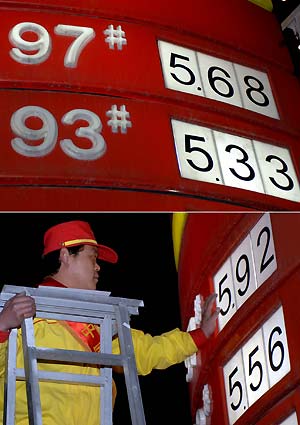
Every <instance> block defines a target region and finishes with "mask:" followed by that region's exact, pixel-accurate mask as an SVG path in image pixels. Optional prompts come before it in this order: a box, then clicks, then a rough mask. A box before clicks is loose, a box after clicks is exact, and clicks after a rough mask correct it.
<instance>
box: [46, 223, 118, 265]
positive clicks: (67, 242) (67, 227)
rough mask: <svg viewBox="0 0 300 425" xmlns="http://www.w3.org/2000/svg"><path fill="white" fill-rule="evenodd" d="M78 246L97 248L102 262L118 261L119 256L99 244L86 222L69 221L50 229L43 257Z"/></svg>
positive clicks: (47, 233)
mask: <svg viewBox="0 0 300 425" xmlns="http://www.w3.org/2000/svg"><path fill="white" fill-rule="evenodd" d="M77 245H92V246H97V247H98V258H100V260H104V261H108V262H110V263H116V262H117V261H118V254H117V253H116V252H115V251H114V250H113V249H111V248H108V246H104V245H100V244H98V243H97V241H96V239H95V236H94V233H93V231H92V229H91V227H90V225H89V223H87V222H85V221H67V222H65V223H60V224H57V225H55V226H52V227H50V229H48V230H47V232H46V233H45V235H44V252H43V255H46V254H48V253H49V252H52V251H56V250H58V249H61V248H63V247H66V248H69V247H71V246H77Z"/></svg>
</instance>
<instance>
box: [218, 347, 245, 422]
mask: <svg viewBox="0 0 300 425" xmlns="http://www.w3.org/2000/svg"><path fill="white" fill-rule="evenodd" d="M223 375H224V382H225V392H226V400H227V409H228V415H229V423H230V424H234V422H235V421H237V420H238V418H239V417H240V416H242V414H243V413H244V412H245V411H246V410H247V408H248V400H247V392H246V380H245V374H244V366H243V357H242V351H241V350H240V351H238V352H237V353H236V354H235V355H234V356H233V357H232V358H231V359H230V360H229V362H228V363H227V364H226V365H225V366H224V368H223Z"/></svg>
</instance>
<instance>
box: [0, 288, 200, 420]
mask: <svg viewBox="0 0 300 425" xmlns="http://www.w3.org/2000/svg"><path fill="white" fill-rule="evenodd" d="M48 283H49V282H48ZM53 283H54V282H53ZM50 284H51V283H50ZM79 328H80V329H79V330H78V329H77V330H76V329H71V327H70V326H69V325H68V323H66V322H60V321H56V320H46V319H35V320H34V330H35V340H36V345H37V346H40V347H48V348H61V349H66V350H80V351H88V350H90V348H89V346H88V345H90V346H93V343H95V344H94V345H95V350H97V349H99V343H98V341H97V337H96V334H95V332H96V333H97V335H98V329H96V328H95V327H93V325H87V324H83V325H82V326H79ZM80 332H81V334H82V335H83V338H81V337H80V336H79V333H80ZM20 334H21V331H20V330H19V336H18V349H17V350H18V351H17V367H18V368H23V355H22V343H21V338H20ZM85 335H86V339H85ZM93 335H94V336H93ZM0 337H1V335H0ZM94 338H95V341H93V340H94ZM1 339H2V342H1V340H0V381H1V382H0V385H2V388H3V384H4V382H3V381H4V376H5V359H6V351H7V340H5V339H6V336H5V334H4V335H2V338H1ZM132 339H133V345H134V351H135V357H136V364H137V370H138V373H139V374H140V375H147V374H148V373H150V372H151V371H152V369H165V368H167V367H169V366H171V365H173V364H176V363H180V362H182V361H184V360H185V359H186V358H187V357H188V356H190V355H192V354H194V353H195V352H196V351H197V350H198V348H199V346H200V345H202V344H203V343H204V342H205V340H206V338H205V336H204V335H203V333H202V332H200V333H198V334H197V336H196V337H195V334H193V337H191V335H190V334H189V333H188V332H182V331H180V330H179V329H174V330H172V331H170V332H167V333H164V334H162V335H160V336H154V337H153V336H151V335H150V334H144V333H143V332H142V331H139V330H135V329H132ZM3 340H4V341H3ZM194 341H196V342H194ZM97 344H98V346H97ZM196 344H197V345H198V347H197V345H196ZM112 351H113V354H119V352H120V349H119V342H118V339H114V340H113V349H112ZM39 368H40V370H47V371H56V372H65V373H79V374H88V375H98V374H99V368H98V367H96V366H93V365H86V364H81V365H78V364H77V365H71V364H68V365H65V364H64V365H61V364H57V363H56V364H51V363H46V362H42V363H39ZM113 385H114V384H113ZM114 389H115V388H114ZM40 392H41V404H42V413H43V425H58V424H59V425H78V423H79V419H80V423H83V424H85V425H99V420H100V419H99V408H98V406H99V392H100V389H99V387H93V386H87V385H74V384H73V385H72V384H66V383H54V382H40ZM115 396H116V391H115V390H114V391H113V397H114V399H115ZM16 398H17V402H16V422H15V423H16V425H28V417H27V402H26V388H25V383H24V382H17V393H16ZM113 401H114V400H113ZM0 403H1V404H0V415H1V416H0V417H2V414H3V391H1V393H0Z"/></svg>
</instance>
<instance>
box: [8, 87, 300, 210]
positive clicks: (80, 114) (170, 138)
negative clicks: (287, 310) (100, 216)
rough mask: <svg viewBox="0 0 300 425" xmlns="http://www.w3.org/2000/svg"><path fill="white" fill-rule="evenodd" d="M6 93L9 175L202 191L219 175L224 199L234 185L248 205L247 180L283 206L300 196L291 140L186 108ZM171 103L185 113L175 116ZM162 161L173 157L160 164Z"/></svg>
mask: <svg viewBox="0 0 300 425" xmlns="http://www.w3.org/2000/svg"><path fill="white" fill-rule="evenodd" d="M4 98H5V99H6V101H5V108H4V107H3V108H1V128H0V134H1V140H3V141H5V143H3V144H2V146H1V151H2V155H1V158H0V165H1V177H2V182H6V183H9V182H13V181H15V182H18V183H20V182H22V181H23V182H24V181H25V182H27V183H28V184H49V183H50V184H54V185H56V184H63V182H65V180H66V183H65V185H66V186H67V185H68V184H72V185H73V186H75V185H80V186H93V185H95V186H102V187H103V186H110V185H113V184H114V182H115V181H117V182H118V187H123V188H126V187H127V188H128V187H131V188H132V187H133V188H136V189H145V190H146V189H148V190H150V189H153V188H156V189H159V190H161V191H164V190H165V191H173V192H175V193H176V192H178V193H180V192H185V193H189V194H191V195H193V194H194V195H196V194H197V192H198V191H200V190H201V193H202V194H205V193H206V195H207V197H208V196H211V188H210V186H212V185H211V184H210V185H207V183H213V184H214V186H216V189H215V193H218V196H219V197H220V198H221V199H222V198H223V199H224V193H227V188H228V187H229V186H230V187H235V188H236V199H237V202H239V203H241V204H243V198H244V194H243V191H244V190H245V189H246V190H247V191H248V192H249V191H250V190H251V191H252V192H253V195H252V196H253V202H255V200H257V199H258V198H257V197H259V196H260V197H261V199H264V198H265V195H268V198H270V199H273V198H274V197H275V198H276V199H278V201H277V202H278V204H277V205H281V203H282V202H287V203H286V204H285V205H288V202H290V201H293V203H295V202H297V203H298V202H299V199H300V190H299V184H298V180H297V176H296V172H295V166H294V164H293V160H292V156H291V154H290V152H289V149H287V148H283V147H278V146H275V145H274V146H273V145H271V144H268V143H263V142H261V141H252V140H249V139H246V138H238V137H235V136H233V135H228V134H225V133H222V132H216V131H213V130H210V129H209V128H207V127H202V126H197V125H195V124H189V123H186V122H185V121H184V117H185V115H186V113H187V111H186V109H182V108H176V109H174V107H172V108H170V107H169V106H168V105H165V104H161V103H153V102H151V103H150V102H149V103H148V104H146V103H145V102H142V101H138V100H133V99H125V98H122V101H121V102H120V99H119V98H114V97H108V96H99V95H83V94H74V93H60V92H45V91H38V92H34V91H28V90H25V91H24V90H23V91H18V90H15V91H12V90H6V91H3V92H2V99H4ZM123 102H124V103H123ZM174 111H176V113H177V114H180V115H181V116H182V117H183V118H182V119H181V120H178V119H170V117H171V116H172V113H174ZM153 123H155V125H153ZM145 128H147V132H146V133H145ZM141 134H144V137H143V147H141V143H140V135H141ZM162 140H163V141H164V142H163V143H162ZM250 152H253V153H252V155H251V156H250ZM223 158H227V159H226V160H224V159H223ZM256 158H259V159H258V160H257V159H256ZM161 161H163V162H165V163H166V164H168V166H167V167H161ZM182 177H186V178H184V179H183V178H182ZM161 182H163V184H162V183H161ZM200 188H201V189H200ZM249 193H251V192H249ZM269 195H271V197H270V196H269ZM264 200H265V199H264ZM270 202H271V201H270ZM272 202H273V201H272ZM262 205H264V204H263V203H262ZM275 205H276V201H275ZM245 206H246V203H245Z"/></svg>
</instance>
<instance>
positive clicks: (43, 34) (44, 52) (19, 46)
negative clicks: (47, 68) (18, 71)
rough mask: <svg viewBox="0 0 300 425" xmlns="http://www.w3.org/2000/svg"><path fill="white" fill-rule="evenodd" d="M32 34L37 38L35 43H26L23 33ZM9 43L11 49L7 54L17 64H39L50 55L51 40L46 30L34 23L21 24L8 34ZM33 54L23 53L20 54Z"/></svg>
mask: <svg viewBox="0 0 300 425" xmlns="http://www.w3.org/2000/svg"><path fill="white" fill-rule="evenodd" d="M29 31H30V32H34V33H35V34H36V35H37V36H38V40H36V41H27V40H24V38H22V35H23V34H24V33H25V32H29ZM9 41H10V42H11V44H12V45H13V46H15V47H13V48H12V49H11V50H10V52H9V54H10V56H11V57H12V58H13V59H14V60H15V61H17V62H19V63H23V64H33V65H35V64H39V63H42V62H45V60H47V59H48V57H49V55H50V53H51V48H52V46H51V39H50V36H49V33H48V31H47V30H46V28H44V27H42V26H41V25H39V24H36V23H34V22H21V23H20V24H17V25H15V26H14V27H13V28H12V29H11V30H10V32H9ZM22 50H23V51H25V52H35V51H37V52H36V53H30V54H27V53H24V52H22Z"/></svg>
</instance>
